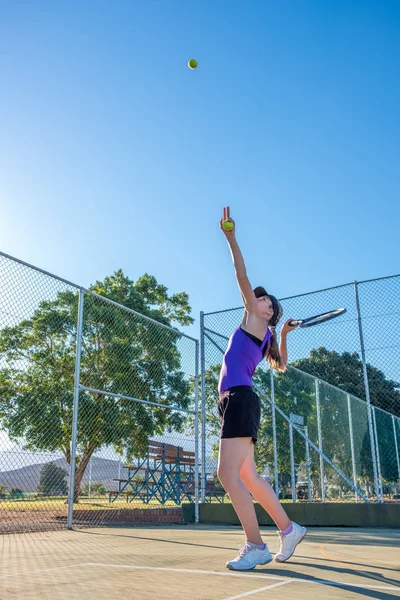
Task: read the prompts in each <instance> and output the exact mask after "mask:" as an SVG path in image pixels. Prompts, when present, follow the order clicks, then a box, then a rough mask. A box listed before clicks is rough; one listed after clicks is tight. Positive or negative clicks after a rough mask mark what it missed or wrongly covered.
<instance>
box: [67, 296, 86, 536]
mask: <svg viewBox="0 0 400 600" xmlns="http://www.w3.org/2000/svg"><path fill="white" fill-rule="evenodd" d="M83 302H84V291H83V288H81V289H80V290H79V306H78V324H77V333H76V359H75V385H74V408H73V413H72V435H71V461H70V469H69V491H68V517H67V527H68V529H72V515H73V510H74V491H75V464H76V445H77V433H78V410H79V390H80V373H81V349H82V328H83Z"/></svg>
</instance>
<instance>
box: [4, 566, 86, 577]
mask: <svg viewBox="0 0 400 600" xmlns="http://www.w3.org/2000/svg"><path fill="white" fill-rule="evenodd" d="M88 566H89V563H80V564H77V565H65V567H49V568H47V569H37V570H35V571H19V572H17V573H9V574H8V575H0V579H8V578H9V577H20V576H21V575H34V574H35V573H48V572H49V571H62V570H63V569H76V568H77V567H88Z"/></svg>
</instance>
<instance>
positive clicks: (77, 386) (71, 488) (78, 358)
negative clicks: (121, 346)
mask: <svg viewBox="0 0 400 600" xmlns="http://www.w3.org/2000/svg"><path fill="white" fill-rule="evenodd" d="M0 256H2V257H4V258H6V259H9V260H10V261H12V262H15V263H19V264H21V265H23V266H25V267H28V268H29V269H32V270H33V271H36V272H39V273H42V274H43V275H46V276H48V277H51V278H52V279H55V280H58V281H61V282H62V283H65V284H67V285H69V286H71V287H74V288H76V289H77V290H78V293H79V304H78V319H77V342H76V355H75V377H74V402H73V417H72V432H71V434H72V436H71V462H70V469H69V489H68V500H67V502H68V514H67V528H68V529H73V525H74V519H73V509H74V484H75V471H76V450H77V442H78V439H77V437H78V436H77V429H78V412H79V393H80V392H81V391H83V390H86V391H92V392H97V393H100V394H104V395H107V396H112V397H115V398H117V399H126V400H131V401H132V402H139V403H142V404H146V405H153V406H154V405H155V406H159V407H164V408H166V409H168V410H175V411H178V412H182V413H188V414H192V415H194V417H195V499H194V505H195V522H196V523H198V521H199V499H200V498H199V490H200V486H199V469H200V461H199V448H200V443H199V405H200V403H199V373H200V369H199V356H200V352H199V340H197V339H196V338H193V337H191V336H190V335H187V334H185V333H183V332H180V331H178V330H177V329H174V328H172V327H169V326H168V325H165V324H164V323H159V322H158V321H155V320H154V319H152V318H151V317H148V316H146V315H143V314H141V313H139V312H137V311H135V310H133V309H131V308H128V307H126V306H124V305H122V304H119V303H117V302H115V301H113V300H111V299H109V298H106V297H105V296H101V295H100V294H96V293H95V292H93V291H92V290H89V289H87V288H85V287H82V286H79V285H77V284H75V283H73V282H71V281H69V280H67V279H64V278H63V277H59V276H58V275H54V274H53V273H50V272H49V271H46V270H44V269H41V268H40V267H36V266H34V265H32V264H30V263H28V262H26V261H23V260H21V259H18V258H15V257H13V256H10V255H9V254H7V253H5V252H2V251H0ZM85 294H90V295H91V296H94V297H97V298H99V299H100V300H101V301H104V302H107V303H109V304H112V305H114V306H116V307H118V308H120V309H122V310H124V311H127V312H128V313H131V314H133V315H135V316H137V317H140V318H141V319H144V320H146V321H149V322H151V323H153V324H155V325H156V326H157V327H161V328H164V329H167V330H169V331H171V332H173V333H174V334H175V335H176V336H177V337H184V338H187V339H189V340H191V341H192V342H194V344H195V358H194V361H195V373H194V380H195V409H194V410H187V409H183V408H180V407H175V406H167V405H163V404H161V403H155V402H150V401H148V400H143V399H139V398H133V397H131V396H123V395H120V394H114V393H111V392H107V391H105V390H97V389H94V388H90V387H87V386H84V385H82V384H81V382H80V365H81V350H82V329H83V319H84V296H85ZM203 420H204V417H202V421H203ZM203 464H204V463H203ZM203 471H204V470H203ZM202 477H205V475H202ZM203 489H204V486H202V490H203ZM202 494H203V491H202Z"/></svg>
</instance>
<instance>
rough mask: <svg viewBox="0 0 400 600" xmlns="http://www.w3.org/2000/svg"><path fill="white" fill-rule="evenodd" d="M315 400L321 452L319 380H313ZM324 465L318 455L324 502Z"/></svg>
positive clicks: (322, 459) (320, 456)
mask: <svg viewBox="0 0 400 600" xmlns="http://www.w3.org/2000/svg"><path fill="white" fill-rule="evenodd" d="M315 400H316V404H317V427H318V447H319V449H320V450H321V452H323V449H322V428H321V406H320V402H319V380H318V379H315ZM324 467H325V465H324V458H323V456H322V455H321V454H320V455H319V473H320V479H321V500H322V502H325V499H326V497H325V468H324Z"/></svg>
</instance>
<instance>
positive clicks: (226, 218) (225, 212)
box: [219, 206, 235, 238]
mask: <svg viewBox="0 0 400 600" xmlns="http://www.w3.org/2000/svg"><path fill="white" fill-rule="evenodd" d="M225 221H228V223H232V225H233V227H232V229H231V230H230V231H226V230H225V229H224V227H223V223H224V222H225ZM219 228H220V230H221V231H222V233H223V234H224V236H225V237H226V238H231V237H234V235H235V221H234V220H233V219H231V213H230V208H229V206H226V207H225V208H224V210H223V215H222V219H220V221H219Z"/></svg>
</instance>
